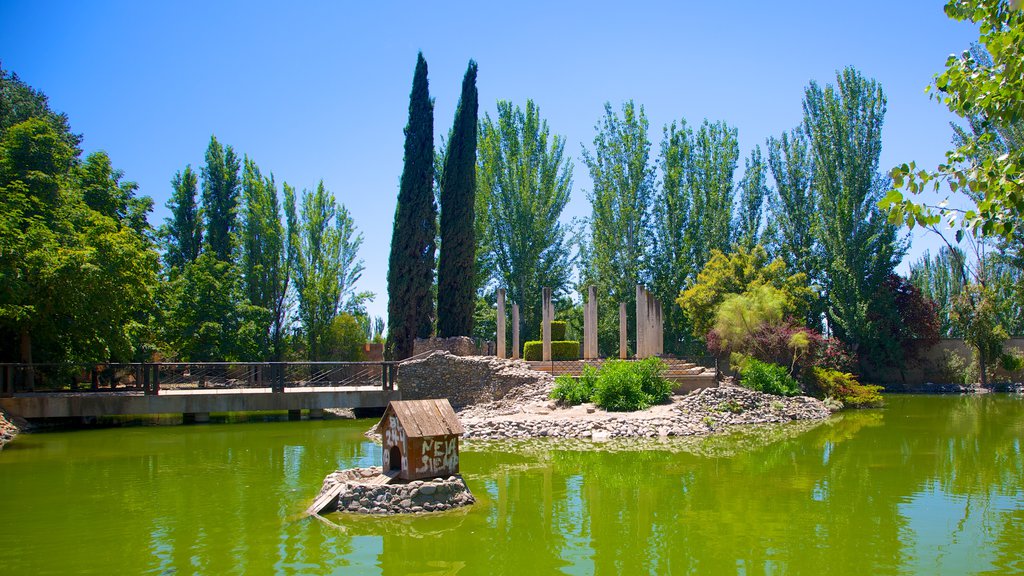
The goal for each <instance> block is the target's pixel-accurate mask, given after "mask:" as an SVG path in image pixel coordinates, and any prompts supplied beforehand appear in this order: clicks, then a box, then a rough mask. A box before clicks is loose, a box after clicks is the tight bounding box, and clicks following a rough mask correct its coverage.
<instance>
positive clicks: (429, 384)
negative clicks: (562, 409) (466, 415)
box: [397, 352, 554, 411]
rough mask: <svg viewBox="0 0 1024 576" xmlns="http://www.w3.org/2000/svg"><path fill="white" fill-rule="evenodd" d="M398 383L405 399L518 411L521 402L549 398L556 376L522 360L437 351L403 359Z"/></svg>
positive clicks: (454, 405)
mask: <svg viewBox="0 0 1024 576" xmlns="http://www.w3.org/2000/svg"><path fill="white" fill-rule="evenodd" d="M397 385H398V388H399V390H401V391H402V399H403V400H425V399H428V398H447V399H448V401H449V402H451V404H452V407H453V408H455V409H456V410H458V409H460V408H465V407H467V406H472V405H476V404H484V403H494V406H493V407H492V409H494V410H499V409H503V410H509V411H514V408H513V407H514V406H515V405H516V404H518V403H521V402H524V401H532V400H535V399H537V398H541V399H543V398H546V397H547V394H548V392H550V390H551V387H552V386H554V378H553V377H552V376H551V375H550V374H545V373H543V372H536V371H534V370H532V369H531V368H530V365H529V364H527V363H526V362H523V361H522V360H509V359H500V358H497V357H495V356H455V355H453V354H450V353H448V352H433V353H431V354H430V355H429V356H426V357H424V358H419V359H416V360H410V361H408V362H403V363H402V365H401V367H400V368H399V370H398V377H397Z"/></svg>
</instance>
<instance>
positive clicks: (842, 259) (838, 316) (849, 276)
mask: <svg viewBox="0 0 1024 576" xmlns="http://www.w3.org/2000/svg"><path fill="white" fill-rule="evenodd" d="M803 107H804V124H805V126H806V127H807V133H808V140H809V142H810V150H811V155H812V157H813V161H814V177H813V185H814V189H815V192H816V196H817V200H818V206H817V210H818V214H819V223H820V226H819V228H818V239H817V240H818V243H819V245H820V246H821V250H822V255H823V268H824V271H825V283H824V288H825V293H826V298H827V303H828V310H827V313H828V321H829V327H830V329H831V330H832V331H833V333H834V334H835V335H836V336H838V337H839V338H840V339H841V340H843V341H844V342H846V343H848V344H849V345H850V347H851V348H852V349H853V351H854V353H857V352H858V348H859V347H860V346H861V345H862V344H864V343H866V342H867V341H869V340H871V339H872V338H875V337H877V332H876V330H875V328H874V327H873V326H872V324H871V321H870V314H871V311H870V307H871V304H872V296H873V294H874V291H875V288H876V287H877V286H879V285H881V284H882V282H884V281H885V279H886V278H888V277H889V275H890V274H891V273H892V271H893V269H894V268H895V267H896V264H897V263H899V261H900V259H901V258H902V256H903V253H904V251H905V243H903V242H899V241H897V238H896V234H897V228H896V226H894V225H893V224H890V223H888V222H887V221H886V219H885V217H884V216H883V215H882V214H881V213H880V212H879V210H878V207H877V203H878V200H879V199H880V198H881V195H882V192H883V190H885V189H887V188H888V182H887V181H886V179H885V178H883V177H882V176H881V175H880V174H879V173H878V156H879V154H880V153H881V149H882V122H883V120H884V118H885V95H884V93H883V92H882V88H881V86H880V85H879V84H878V83H877V82H875V81H874V80H869V79H866V78H864V77H863V76H862V75H861V74H860V73H859V72H857V71H856V70H854V69H853V68H846V69H845V70H842V71H841V72H839V73H838V74H837V76H836V85H835V86H832V85H827V86H825V88H821V87H820V86H819V85H818V84H817V83H816V82H811V83H810V85H809V86H808V87H807V89H806V91H805V95H804V103H803ZM862 360H865V359H862Z"/></svg>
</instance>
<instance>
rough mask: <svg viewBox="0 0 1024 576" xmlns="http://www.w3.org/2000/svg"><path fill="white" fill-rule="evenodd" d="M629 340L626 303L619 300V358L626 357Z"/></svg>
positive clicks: (623, 358)
mask: <svg viewBox="0 0 1024 576" xmlns="http://www.w3.org/2000/svg"><path fill="white" fill-rule="evenodd" d="M628 351H629V342H628V340H627V339H626V303H625V302H619V358H621V359H622V360H625V359H626V356H627V352H628Z"/></svg>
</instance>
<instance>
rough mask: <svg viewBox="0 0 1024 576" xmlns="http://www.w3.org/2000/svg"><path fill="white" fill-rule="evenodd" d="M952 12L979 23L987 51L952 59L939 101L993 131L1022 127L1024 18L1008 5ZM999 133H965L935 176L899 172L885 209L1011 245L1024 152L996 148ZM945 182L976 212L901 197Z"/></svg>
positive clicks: (1022, 204) (950, 5)
mask: <svg viewBox="0 0 1024 576" xmlns="http://www.w3.org/2000/svg"><path fill="white" fill-rule="evenodd" d="M945 12H946V15H947V16H949V17H950V18H952V19H954V20H958V21H965V20H966V21H969V22H971V23H973V24H977V25H978V29H979V32H980V35H979V38H978V40H979V42H980V44H981V46H983V47H984V50H983V51H981V50H973V51H971V50H968V51H965V52H963V53H962V54H960V55H951V56H950V57H949V58H948V59H947V60H946V70H945V71H943V72H942V73H941V74H939V75H938V76H937V77H936V78H935V88H936V89H937V94H935V97H936V98H938V99H939V100H940V101H941V102H942V103H943V104H945V105H946V107H947V108H949V110H950V111H951V112H953V113H954V114H956V115H958V116H960V117H962V118H975V119H976V120H980V121H982V122H983V123H985V124H987V125H988V126H989V127H999V128H1003V127H1011V126H1014V125H1019V123H1020V122H1021V119H1024V74H1021V62H1022V61H1024V12H1022V11H1021V10H1020V7H1019V6H1014V5H1013V3H1012V2H1007V1H1006V0H949V1H948V2H947V3H946V5H945ZM929 88H930V87H929ZM992 132H993V130H983V131H974V132H973V133H971V134H963V136H964V138H963V139H962V141H961V142H960V143H959V145H958V146H957V147H956V148H955V149H953V150H950V151H948V152H947V153H946V161H945V162H944V163H942V164H940V165H939V166H938V167H937V168H936V169H935V170H932V171H928V170H919V169H918V168H917V166H916V165H915V163H913V162H911V163H909V164H902V165H900V166H898V167H896V168H895V169H894V170H893V171H892V176H893V184H894V189H893V190H891V191H890V192H889V193H888V194H887V195H886V197H885V198H884V200H882V201H881V203H880V205H881V206H882V207H883V208H886V209H887V210H888V211H889V217H890V218H891V219H892V220H893V221H894V222H903V223H905V224H906V225H907V226H909V227H911V228H912V227H913V226H915V225H921V226H928V227H933V228H934V227H935V225H937V224H938V223H940V222H942V221H946V222H947V223H949V224H951V225H952V226H954V227H958V228H959V229H960V230H959V231H958V232H957V239H958V240H959V239H960V238H961V237H962V235H963V232H964V231H969V232H971V233H972V234H974V235H976V236H981V237H991V238H1007V239H1008V238H1011V237H1012V236H1013V234H1014V232H1015V231H1016V230H1017V229H1018V228H1019V227H1020V225H1021V221H1022V216H1024V179H1022V178H1021V174H1022V173H1024V150H1022V149H1021V147H1020V146H1012V147H1000V146H993V144H995V143H996V140H995V138H993V136H992ZM1000 148H1004V150H1005V151H1004V150H1001V149H1000ZM1007 148H1008V149H1007ZM943 183H945V184H946V186H948V189H949V191H950V193H953V194H957V193H958V192H959V193H963V194H964V196H966V199H967V201H968V202H970V203H971V204H973V206H971V207H970V208H969V209H967V210H961V209H959V208H955V207H953V206H951V205H949V204H947V203H945V202H943V203H939V204H937V205H933V204H928V203H925V202H920V203H915V202H914V201H913V200H912V199H909V198H905V197H904V195H903V194H902V193H901V192H900V191H899V190H900V189H901V188H902V189H905V190H906V191H907V192H909V193H910V194H911V195H916V194H920V193H922V192H924V191H925V190H928V189H932V190H935V191H938V190H939V189H940V188H941V187H942V184H943Z"/></svg>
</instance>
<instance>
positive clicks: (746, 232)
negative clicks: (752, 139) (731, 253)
mask: <svg viewBox="0 0 1024 576" xmlns="http://www.w3.org/2000/svg"><path fill="white" fill-rule="evenodd" d="M767 172H768V169H767V167H766V166H765V164H764V158H763V157H762V156H761V147H760V146H754V149H753V150H751V151H750V157H749V158H747V159H746V160H745V161H744V170H743V179H742V180H740V184H739V188H738V194H739V208H738V209H737V211H736V223H735V225H734V226H733V229H734V234H735V237H734V240H733V241H734V243H735V244H738V245H740V246H743V247H744V248H746V249H747V250H750V249H752V248H753V247H754V246H756V245H758V244H760V243H761V223H762V215H763V212H764V203H765V199H766V197H767V196H768V185H767V184H766V182H765V181H766V176H767Z"/></svg>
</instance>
